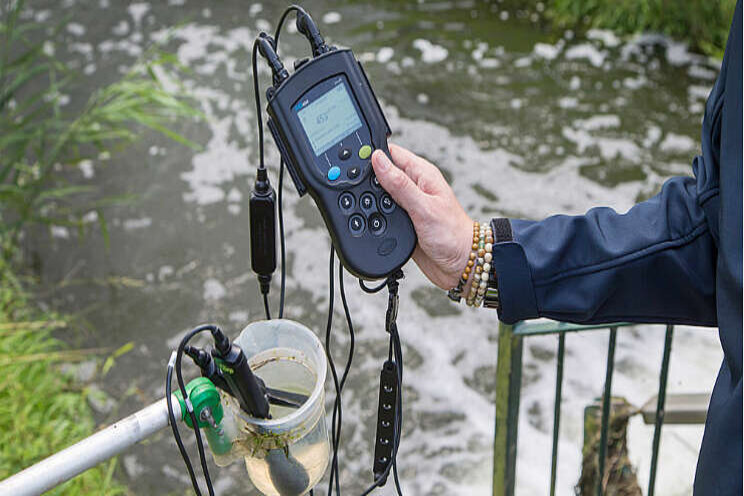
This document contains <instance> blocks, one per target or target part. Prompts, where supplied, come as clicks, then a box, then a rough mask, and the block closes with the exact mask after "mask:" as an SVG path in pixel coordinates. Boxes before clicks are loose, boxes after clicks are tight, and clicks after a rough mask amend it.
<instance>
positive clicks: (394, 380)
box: [373, 360, 398, 484]
mask: <svg viewBox="0 0 744 496" xmlns="http://www.w3.org/2000/svg"><path fill="white" fill-rule="evenodd" d="M397 410H398V366H397V365H396V364H395V362H392V361H390V360H388V361H386V362H385V363H384V364H383V366H382V371H381V372H380V397H379V403H378V405H377V433H376V434H375V436H376V437H375V463H374V466H373V472H374V475H375V479H377V478H378V477H380V476H381V475H382V474H384V473H385V469H386V468H387V466H388V464H389V463H390V458H391V457H392V455H393V444H394V440H395V428H394V425H395V417H396V415H397ZM386 480H387V476H386V477H385V479H383V481H382V484H385V481H386Z"/></svg>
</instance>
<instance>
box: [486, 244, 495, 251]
mask: <svg viewBox="0 0 744 496" xmlns="http://www.w3.org/2000/svg"><path fill="white" fill-rule="evenodd" d="M491 250H493V245H492V244H491V243H486V251H487V252H488V251H491Z"/></svg>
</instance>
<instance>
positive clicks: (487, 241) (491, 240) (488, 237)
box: [486, 236, 493, 244]
mask: <svg viewBox="0 0 744 496" xmlns="http://www.w3.org/2000/svg"><path fill="white" fill-rule="evenodd" d="M486 243H491V244H493V238H492V237H491V236H486Z"/></svg>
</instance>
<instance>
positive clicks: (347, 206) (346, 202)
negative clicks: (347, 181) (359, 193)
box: [338, 191, 354, 212]
mask: <svg viewBox="0 0 744 496" xmlns="http://www.w3.org/2000/svg"><path fill="white" fill-rule="evenodd" d="M338 206H339V207H341V210H343V211H344V212H348V211H349V210H351V209H352V208H354V195H352V194H351V193H349V192H348V191H347V192H346V193H342V194H341V196H339V197H338Z"/></svg>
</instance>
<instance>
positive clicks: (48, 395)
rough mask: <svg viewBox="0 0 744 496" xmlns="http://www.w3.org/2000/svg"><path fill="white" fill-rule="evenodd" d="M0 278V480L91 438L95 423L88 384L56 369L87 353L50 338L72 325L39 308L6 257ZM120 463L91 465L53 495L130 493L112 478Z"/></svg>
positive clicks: (2, 264)
mask: <svg viewBox="0 0 744 496" xmlns="http://www.w3.org/2000/svg"><path fill="white" fill-rule="evenodd" d="M0 280H2V281H3V282H2V285H1V286H0V357H1V358H0V479H4V478H6V477H8V476H10V475H12V474H14V473H16V472H18V471H20V470H21V469H23V468H25V467H27V466H29V465H32V464H33V463H35V462H37V461H39V460H41V459H42V458H44V457H46V456H48V455H49V454H51V453H54V452H56V451H59V450H61V449H63V448H65V447H67V446H69V445H70V444H72V443H73V442H75V441H78V440H80V439H82V438H84V437H86V436H88V435H90V434H91V433H92V432H93V431H94V429H95V423H94V421H93V417H92V415H91V411H90V408H89V406H88V404H87V401H86V394H85V392H84V389H83V388H82V387H81V386H80V385H78V384H76V383H75V381H74V379H73V378H72V377H70V376H69V375H65V374H63V373H61V371H60V367H59V366H60V364H61V363H62V362H68V361H70V360H77V359H81V358H84V357H85V358H88V357H89V355H88V354H87V353H86V354H83V353H80V352H77V351H75V350H69V351H68V350H66V349H65V347H64V345H63V344H62V343H60V342H59V341H58V340H56V339H54V338H53V337H52V335H51V333H52V332H53V331H54V330H55V329H56V330H59V329H63V330H64V329H65V328H66V327H67V323H66V322H65V321H64V320H63V319H60V317H59V316H57V315H54V314H50V313H42V312H40V311H38V310H35V309H34V307H33V305H32V304H31V302H30V301H29V300H28V296H27V294H26V293H25V292H24V290H23V288H22V287H21V284H20V282H19V280H18V279H17V278H16V276H15V275H14V274H13V272H12V270H11V269H10V267H8V265H7V264H6V263H5V262H4V261H0ZM58 332H59V331H58ZM115 463H116V462H115V460H111V461H110V462H107V463H104V464H102V465H99V466H98V467H95V468H93V469H91V470H88V471H87V472H85V473H84V474H82V475H80V476H78V477H76V478H74V479H72V480H71V481H69V482H67V483H65V484H63V485H61V486H59V487H58V488H56V489H55V490H53V491H51V492H50V493H48V494H54V495H61V494H70V495H71V494H107V495H116V494H125V493H126V489H125V488H124V487H123V486H122V485H121V484H120V483H118V482H116V481H115V480H113V478H112V475H113V471H114V467H115Z"/></svg>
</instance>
